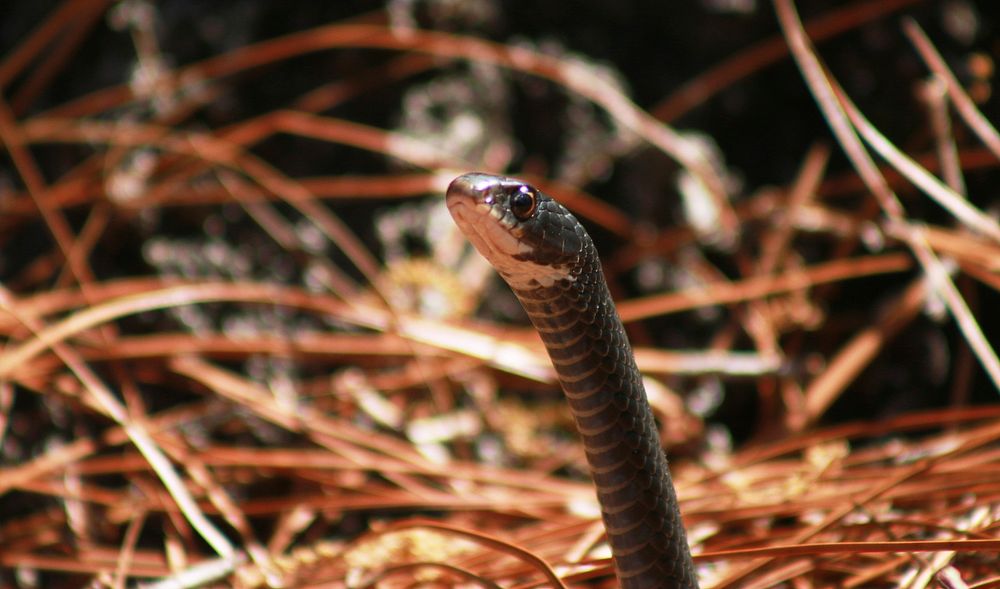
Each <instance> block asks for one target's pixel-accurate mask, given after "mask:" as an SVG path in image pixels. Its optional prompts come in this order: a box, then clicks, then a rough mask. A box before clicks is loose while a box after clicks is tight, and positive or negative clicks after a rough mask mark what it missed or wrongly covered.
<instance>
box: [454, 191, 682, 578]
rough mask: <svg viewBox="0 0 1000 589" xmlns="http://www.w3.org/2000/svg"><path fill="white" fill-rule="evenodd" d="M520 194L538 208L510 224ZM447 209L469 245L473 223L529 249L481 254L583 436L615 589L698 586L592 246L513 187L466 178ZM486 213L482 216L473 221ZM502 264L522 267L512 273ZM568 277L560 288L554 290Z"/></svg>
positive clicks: (574, 226) (556, 209)
mask: <svg viewBox="0 0 1000 589" xmlns="http://www.w3.org/2000/svg"><path fill="white" fill-rule="evenodd" d="M525 193H530V194H532V195H533V196H534V197H535V198H536V203H535V204H536V206H535V208H534V209H533V211H532V213H531V214H530V215H525V214H522V217H524V218H518V217H517V215H515V214H514V213H513V212H512V211H511V208H510V207H509V203H510V199H511V197H512V196H513V195H518V194H520V195H523V194H525ZM519 198H520V196H519ZM521 200H522V201H523V198H522V199H521ZM448 202H449V204H448V206H449V208H452V214H453V215H455V216H456V221H458V222H459V225H460V226H462V229H463V231H465V232H466V235H469V236H470V239H471V237H472V235H476V236H480V241H482V238H481V236H482V235H483V232H482V231H481V230H482V229H483V228H482V227H481V226H480V225H482V224H487V223H494V224H495V223H499V224H500V225H501V226H502V227H503V228H504V229H505V230H506V231H508V232H509V233H510V234H511V235H513V236H515V237H516V238H517V239H518V241H519V242H520V243H522V244H524V245H526V246H528V247H529V249H530V251H526V252H522V253H519V254H513V255H511V254H506V253H502V252H498V251H497V250H496V248H491V247H489V246H487V247H485V248H481V249H480V252H481V253H483V255H484V256H486V258H487V259H489V260H490V261H491V262H492V263H493V265H494V266H498V267H506V270H507V271H508V272H511V273H512V274H510V275H506V274H504V272H503V271H501V275H502V276H504V278H505V279H506V280H507V281H508V282H509V283H511V287H512V288H513V289H514V292H515V294H517V297H518V299H520V301H521V304H522V305H523V306H524V309H525V310H526V311H527V313H528V316H529V317H530V318H531V321H532V323H533V324H534V326H535V329H537V330H538V332H539V334H540V335H541V337H542V341H543V342H544V343H545V347H546V349H547V350H548V352H549V358H550V359H551V360H552V364H553V366H555V369H556V372H557V373H558V374H559V380H560V383H561V384H562V388H563V391H564V392H565V393H566V398H567V399H568V401H569V405H570V408H571V410H572V412H573V416H574V419H575V420H576V425H577V429H578V430H579V431H580V435H581V437H582V438H583V444H584V449H585V450H586V454H587V460H588V462H589V464H590V469H591V474H592V475H593V477H594V483H595V486H596V487H597V497H598V500H599V501H600V504H601V510H602V514H603V518H604V525H605V528H606V529H607V532H608V539H609V541H610V543H611V549H612V554H613V555H614V559H615V569H616V572H617V574H618V580H619V582H620V583H621V586H622V587H624V588H625V589H640V588H642V589H648V588H667V587H683V588H690V587H697V586H698V582H697V577H696V575H695V570H694V564H693V563H692V561H691V555H690V551H689V550H688V545H687V538H686V536H685V534H684V524H683V522H682V521H681V516H680V511H679V510H678V507H677V496H676V495H675V493H674V486H673V483H672V481H671V480H670V472H669V470H668V469H667V460H666V457H665V456H664V453H663V449H662V447H661V446H660V436H659V433H658V432H657V430H656V425H655V423H654V421H653V413H652V411H651V410H650V408H649V403H647V401H646V391H645V389H644V388H643V386H642V379H641V377H640V375H639V370H638V368H636V365H635V358H634V356H633V354H632V347H631V346H630V345H629V342H628V339H627V337H626V336H625V329H624V327H623V326H622V322H621V319H619V317H618V312H617V310H616V309H615V307H614V303H613V302H612V300H611V294H610V293H609V292H608V285H607V283H606V282H605V280H604V272H603V271H602V270H601V264H600V261H599V260H598V258H597V252H596V250H595V248H594V244H593V242H592V241H591V239H590V236H589V235H587V232H586V231H585V230H584V228H583V226H582V225H581V224H580V223H579V222H578V221H577V220H576V218H575V217H574V216H573V215H572V214H570V213H569V211H567V210H566V209H565V208H563V207H562V206H561V205H560V204H559V203H557V202H555V201H553V200H552V199H551V198H549V197H548V196H546V195H544V194H542V193H540V192H538V191H537V190H535V189H534V188H531V187H529V186H527V185H525V184H523V183H521V182H520V181H518V180H515V179H512V178H501V177H498V176H490V175H488V174H466V175H464V176H461V177H459V178H457V179H456V180H455V181H453V182H452V184H451V186H450V187H449V188H448ZM483 205H488V207H484V206H483ZM486 208H488V209H489V210H490V211H491V213H492V214H487V213H485V212H483V211H484V210H485V209H486ZM473 210H475V211H479V212H478V213H476V215H478V216H475V215H473V213H472V211H473ZM470 216H471V218H470ZM473 242H474V243H476V240H475V239H473ZM510 258H513V259H514V260H519V261H521V262H530V264H525V265H524V266H526V268H525V267H519V266H518V265H517V264H513V263H512V261H511V259H510ZM552 269H558V271H559V272H552ZM566 271H568V272H569V278H560V279H558V280H554V281H553V279H552V276H555V275H559V273H560V272H562V273H565V272H566ZM536 272H537V273H538V274H537V275H536V274H534V273H536ZM563 275H565V274H563ZM512 276H514V279H513V280H512V279H511V278H512ZM536 278H537V279H536ZM543 283H551V286H543Z"/></svg>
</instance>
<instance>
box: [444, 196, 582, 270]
mask: <svg viewBox="0 0 1000 589" xmlns="http://www.w3.org/2000/svg"><path fill="white" fill-rule="evenodd" d="M451 213H452V216H454V217H455V218H456V220H457V221H458V223H459V225H460V226H461V227H462V229H463V233H465V236H466V237H467V238H468V239H469V241H471V242H472V245H474V246H475V248H476V249H477V250H478V251H479V253H480V254H482V255H483V257H484V258H486V260H487V261H488V262H489V263H490V264H491V265H492V266H493V267H494V268H496V270H497V272H499V273H500V276H502V277H503V279H504V280H506V281H507V284H509V285H510V286H511V288H514V289H521V290H525V289H532V288H536V287H538V286H546V287H547V286H552V285H553V284H555V283H556V282H557V281H559V280H568V281H570V282H573V281H575V280H576V277H575V276H573V275H572V274H571V273H570V270H569V268H568V267H564V266H547V265H544V264H536V263H535V262H529V261H526V260H516V259H514V256H515V255H524V254H530V253H531V251H532V248H531V246H529V245H528V244H526V243H524V242H522V241H520V240H518V239H517V238H516V237H514V235H513V234H511V232H510V231H508V230H507V229H506V228H505V227H503V226H502V225H501V224H500V222H499V220H498V219H497V218H496V217H494V213H493V210H492V209H491V208H490V207H489V205H472V206H469V205H467V204H459V205H457V206H455V207H453V208H452V209H451Z"/></svg>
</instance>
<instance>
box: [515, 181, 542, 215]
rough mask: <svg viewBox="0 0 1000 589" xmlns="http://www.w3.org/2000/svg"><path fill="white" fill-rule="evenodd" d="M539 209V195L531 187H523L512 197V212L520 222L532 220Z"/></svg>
mask: <svg viewBox="0 0 1000 589" xmlns="http://www.w3.org/2000/svg"><path fill="white" fill-rule="evenodd" d="M537 207H538V195H537V194H536V193H535V191H534V189H532V188H531V187H530V186H525V185H522V186H521V187H519V188H518V189H517V192H515V193H514V194H513V195H511V197H510V212H512V213H514V216H515V217H517V218H518V220H519V221H526V220H527V219H528V218H530V217H531V215H533V214H535V209H536V208H537Z"/></svg>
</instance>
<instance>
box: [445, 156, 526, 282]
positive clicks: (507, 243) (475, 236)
mask: <svg viewBox="0 0 1000 589" xmlns="http://www.w3.org/2000/svg"><path fill="white" fill-rule="evenodd" d="M496 185H497V183H496V181H495V180H494V179H492V178H490V177H489V176H484V175H481V174H464V175H462V176H459V177H458V178H456V179H455V180H453V181H452V183H451V184H450V185H449V186H448V192H447V193H446V196H445V199H446V200H445V202H446V203H447V205H448V211H449V212H450V213H451V216H452V218H454V219H455V222H456V223H457V224H458V226H459V227H460V228H461V229H462V232H463V233H465V234H466V236H467V237H468V238H469V241H471V242H472V245H474V246H475V247H476V249H477V250H479V252H480V253H481V254H483V256H484V257H485V258H486V259H487V260H489V261H490V262H493V263H497V262H501V263H502V262H503V260H504V259H505V258H509V257H510V256H515V255H523V254H525V253H529V252H530V251H531V246H529V245H527V244H526V243H524V242H522V241H521V240H519V239H518V238H517V236H515V235H514V233H513V232H512V229H513V228H512V227H508V223H507V222H506V221H505V214H504V210H503V207H502V206H500V203H499V202H497V201H496V200H495V198H494V194H493V189H494V188H495V187H496Z"/></svg>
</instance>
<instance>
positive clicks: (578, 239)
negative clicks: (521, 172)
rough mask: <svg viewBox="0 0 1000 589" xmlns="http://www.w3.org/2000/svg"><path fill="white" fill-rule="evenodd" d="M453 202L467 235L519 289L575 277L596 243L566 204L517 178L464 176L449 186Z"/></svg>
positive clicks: (453, 212) (454, 213)
mask: <svg viewBox="0 0 1000 589" xmlns="http://www.w3.org/2000/svg"><path fill="white" fill-rule="evenodd" d="M447 203H448V210H449V211H450V212H451V216H452V217H453V218H454V219H455V222H456V223H457V224H458V226H459V228H460V229H461V230H462V233H464V234H465V236H466V237H467V238H468V239H469V241H471V242H472V244H473V245H474V246H475V248H476V249H477V250H479V253H480V254H482V255H483V257H485V258H486V259H487V261H489V262H490V263H491V264H492V265H493V267H494V268H496V269H497V271H498V272H499V273H500V275H501V276H502V277H503V278H504V280H506V281H507V283H508V284H510V285H511V286H512V287H514V288H515V289H531V288H537V287H538V286H545V287H548V286H552V285H553V284H555V283H556V282H557V281H560V280H566V281H570V282H573V281H575V280H576V277H577V275H578V271H579V266H580V262H581V258H582V257H583V256H584V254H585V252H586V250H587V249H588V248H592V247H593V245H592V244H591V242H590V238H589V237H588V236H587V233H586V231H584V229H583V226H581V225H580V223H579V222H578V221H577V220H576V217H574V216H573V214H572V213H570V212H569V211H568V210H567V209H566V207H564V206H562V205H561V204H559V203H557V202H556V201H554V200H552V198H551V197H549V196H548V195H546V194H544V193H543V192H541V191H540V190H538V189H537V188H535V187H533V186H531V185H530V184H527V183H525V182H522V181H520V180H517V179H515V178H505V177H502V176H494V175H492V174H482V173H470V174H463V175H462V176H459V177H458V178H455V179H454V180H453V181H452V182H451V185H449V186H448V192H447Z"/></svg>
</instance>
